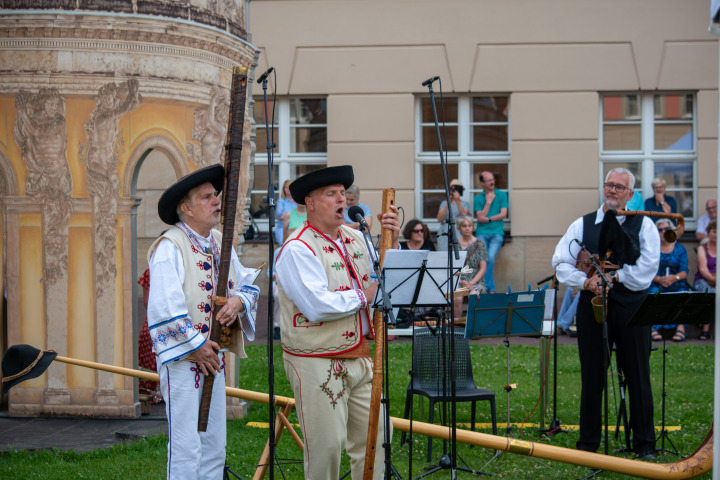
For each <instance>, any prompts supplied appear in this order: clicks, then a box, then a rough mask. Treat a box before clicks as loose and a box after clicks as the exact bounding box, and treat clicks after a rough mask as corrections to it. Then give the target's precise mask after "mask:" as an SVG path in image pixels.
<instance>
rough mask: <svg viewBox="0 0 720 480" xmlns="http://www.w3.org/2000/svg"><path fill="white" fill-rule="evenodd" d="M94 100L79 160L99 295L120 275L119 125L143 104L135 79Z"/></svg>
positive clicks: (110, 88)
mask: <svg viewBox="0 0 720 480" xmlns="http://www.w3.org/2000/svg"><path fill="white" fill-rule="evenodd" d="M95 101H96V103H97V107H96V108H95V111H94V112H93V113H92V115H91V116H90V120H89V121H88V122H87V123H86V124H85V134H86V138H87V143H86V144H85V145H83V146H82V147H81V148H80V158H82V159H83V161H84V163H85V170H86V173H87V183H86V185H87V189H88V193H89V194H90V199H91V201H92V206H93V218H94V221H95V225H94V228H95V236H94V246H95V247H94V250H95V263H96V267H97V270H96V275H95V281H96V282H97V283H96V285H97V288H98V294H99V295H100V294H101V292H102V289H103V288H105V287H108V288H112V282H113V281H114V279H115V276H116V275H117V268H116V267H115V243H116V242H115V230H116V225H117V201H118V196H119V194H120V179H119V177H118V164H119V163H120V159H119V157H118V153H119V152H120V151H121V149H122V147H123V146H124V144H123V141H122V137H118V123H119V122H120V117H122V116H123V115H124V114H126V113H127V112H130V111H132V110H134V109H135V108H137V107H138V106H139V105H140V103H141V102H142V97H141V96H140V92H139V90H138V81H137V80H136V79H132V80H128V81H127V82H125V83H121V84H120V85H116V84H115V83H108V84H106V85H103V86H102V87H100V90H99V91H98V95H97V97H96V99H95Z"/></svg>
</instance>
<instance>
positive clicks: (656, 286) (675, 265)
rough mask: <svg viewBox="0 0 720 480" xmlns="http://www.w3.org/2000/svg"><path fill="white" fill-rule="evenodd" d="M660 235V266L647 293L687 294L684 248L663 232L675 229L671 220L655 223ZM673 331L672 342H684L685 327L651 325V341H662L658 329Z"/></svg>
mask: <svg viewBox="0 0 720 480" xmlns="http://www.w3.org/2000/svg"><path fill="white" fill-rule="evenodd" d="M655 225H656V226H657V229H658V233H659V234H660V265H659V267H658V272H657V274H656V275H655V277H653V283H652V284H651V285H650V288H648V293H649V294H653V293H658V292H660V293H666V292H687V291H688V290H690V285H688V283H687V278H688V257H687V251H686V250H685V247H683V246H682V245H681V244H680V243H678V242H668V241H667V240H665V236H664V234H665V232H666V231H668V230H672V229H674V228H675V225H674V224H673V221H672V220H669V219H667V218H660V219H658V220H657V221H656V222H655ZM671 328H672V329H675V334H674V335H673V341H675V342H682V341H683V340H685V325H653V329H652V339H653V340H654V341H658V340H662V339H663V336H662V334H661V333H660V329H671Z"/></svg>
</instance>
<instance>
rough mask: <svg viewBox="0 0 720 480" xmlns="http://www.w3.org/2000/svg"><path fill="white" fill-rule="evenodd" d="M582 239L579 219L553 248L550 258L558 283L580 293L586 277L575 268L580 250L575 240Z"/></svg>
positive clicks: (581, 224) (581, 225) (581, 223)
mask: <svg viewBox="0 0 720 480" xmlns="http://www.w3.org/2000/svg"><path fill="white" fill-rule="evenodd" d="M582 238H583V217H580V218H578V219H577V220H575V221H574V222H573V223H572V224H570V227H569V228H568V230H567V232H565V235H563V237H562V238H561V239H560V242H559V243H558V244H557V246H556V247H555V253H554V254H553V257H552V266H553V269H555V273H556V274H557V279H558V281H559V282H560V283H562V284H564V285H567V286H569V287H572V288H575V289H577V290H580V291H582V290H583V288H584V287H585V280H586V279H587V275H586V274H585V272H583V271H581V270H578V268H577V267H576V266H575V265H576V264H577V257H578V254H579V253H580V250H581V248H580V245H578V243H577V242H576V241H575V240H579V241H582Z"/></svg>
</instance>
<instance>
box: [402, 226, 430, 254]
mask: <svg viewBox="0 0 720 480" xmlns="http://www.w3.org/2000/svg"><path fill="white" fill-rule="evenodd" d="M402 233H403V237H405V238H406V239H407V240H406V241H404V242H400V250H430V251H431V252H434V251H435V244H434V243H433V241H432V239H431V238H430V229H429V228H428V227H427V225H425V224H424V223H422V222H421V221H420V220H418V219H417V218H413V219H412V220H410V221H409V222H408V223H407V225H405V228H404V229H403V232H402Z"/></svg>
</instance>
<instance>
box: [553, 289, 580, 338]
mask: <svg viewBox="0 0 720 480" xmlns="http://www.w3.org/2000/svg"><path fill="white" fill-rule="evenodd" d="M579 301H580V295H578V291H577V290H576V289H574V288H572V287H568V288H567V290H565V296H564V297H563V303H562V305H561V306H560V313H558V320H557V324H558V328H559V329H560V334H562V335H565V334H566V333H570V336H571V337H575V336H577V330H576V329H573V330H571V328H570V327H572V325H573V323H575V313H576V312H577V307H578V302H579Z"/></svg>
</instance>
